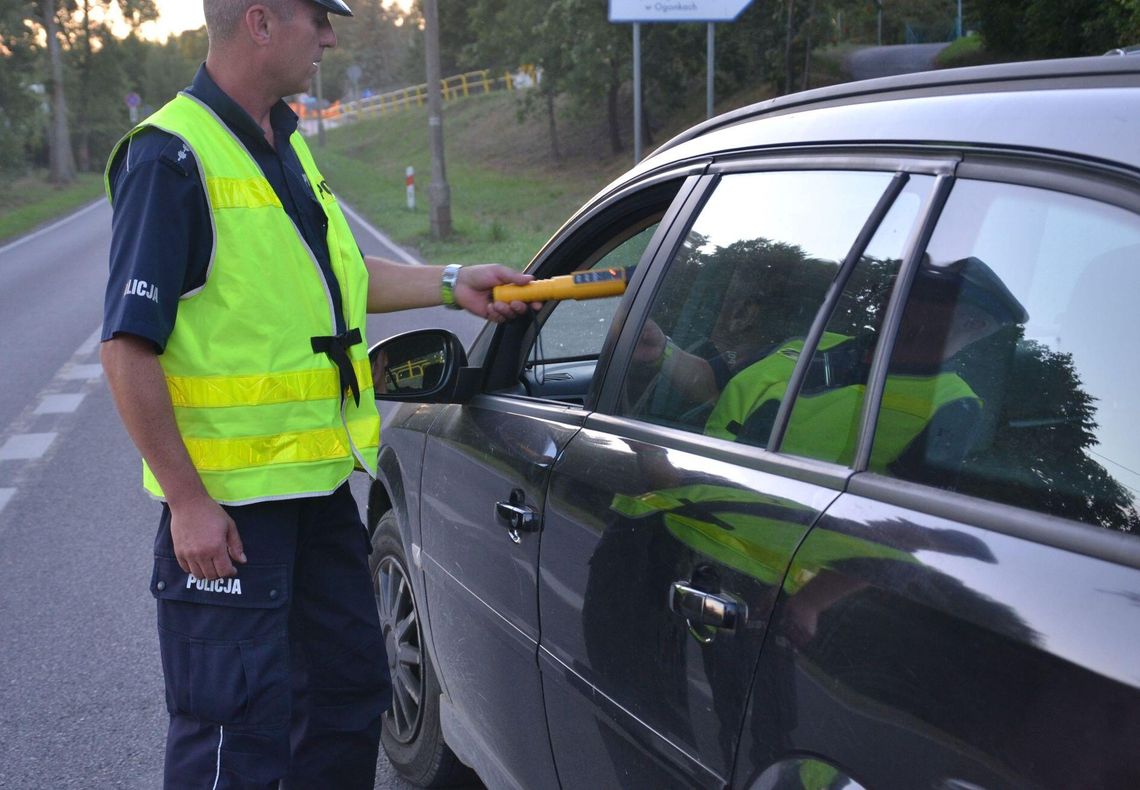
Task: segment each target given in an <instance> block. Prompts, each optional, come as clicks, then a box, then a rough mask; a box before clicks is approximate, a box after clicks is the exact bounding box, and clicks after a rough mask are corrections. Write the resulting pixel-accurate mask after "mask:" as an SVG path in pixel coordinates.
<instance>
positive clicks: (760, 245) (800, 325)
mask: <svg viewBox="0 0 1140 790" xmlns="http://www.w3.org/2000/svg"><path fill="white" fill-rule="evenodd" d="M891 177H892V175H891V174H890V173H873V172H856V171H835V172H824V171H820V172H813V171H784V172H764V173H739V174H732V175H727V176H725V177H723V178H722V179H721V181H720V183H719V184H718V185H717V186H716V189H715V191H714V192H713V194H712V195H711V196H710V197H709V199H708V201H707V202H706V203H705V206H704V208H703V209H701V212H700V214H699V216H698V217H697V219H696V221H695V222H694V224H693V225H692V228H691V230H690V231H689V233H688V234H687V236H686V238H685V240H684V242H683V243H682V244H681V246H680V248H679V250H678V252H677V253H676V255H675V256H674V258H673V260H672V261H671V262H670V265H669V269H668V271H667V272H666V274H665V277H664V279H663V281H662V283H661V285H660V286H659V288H658V289H657V292H656V294H655V295H654V297H653V304H652V306H651V308H650V311H649V317H648V320H647V321H646V322H645V324H644V325H643V327H642V328H641V334H640V339H639V341H638V343H637V347H636V348H635V350H634V354H633V361H632V362H631V365H630V368H629V371H628V373H627V375H626V378H625V380H624V382H623V385H622V395H621V399H620V403H619V405H618V410H619V413H622V414H625V415H628V416H631V417H636V418H639V419H643V420H647V421H650V422H654V423H658V424H662V425H669V426H673V427H677V428H682V429H685V430H689V431H694V432H698V433H706V434H708V435H712V436H718V437H721V438H725V439H730V440H736V441H741V442H747V443H750V444H756V445H761V446H763V445H765V444H766V443H767V440H768V437H767V434H766V433H763V432H762V431H755V430H753V429H752V423H751V422H750V421H749V417H750V413H748V409H747V406H749V405H751V403H748V404H743V406H744V407H745V409H744V411H739V409H737V408H736V406H732V407H730V406H729V405H726V404H727V401H726V399H725V398H723V397H722V392H726V393H727V391H726V387H728V385H729V383H730V382H731V381H732V380H733V379H734V378H736V377H737V376H738V375H739V374H741V372H742V371H745V370H746V369H748V368H750V367H751V366H753V365H755V364H756V363H758V362H760V361H762V360H765V359H768V358H772V357H773V355H776V356H775V357H774V360H775V361H776V362H777V367H780V369H781V370H782V369H783V367H787V365H784V364H783V362H787V360H788V359H789V356H788V353H785V352H786V351H789V350H791V351H794V349H792V347H793V346H795V344H796V343H797V342H798V343H799V344H800V346H802V339H803V337H804V335H805V334H806V333H807V331H808V329H809V328H810V326H811V324H812V321H813V319H814V318H815V315H816V313H817V312H818V311H819V309H820V306H821V304H822V302H823V297H824V294H825V293H826V291H827V289H828V286H829V285H830V284H831V282H832V280H833V279H834V277H835V275H836V273H837V272H838V270H839V267H840V264H841V263H842V261H843V259H844V258H845V257H846V256H847V254H848V252H849V250H850V248H851V246H852V244H853V243H854V241H855V239H856V237H857V235H858V234H859V231H860V230H861V229H862V227H863V225H864V223H865V222H866V220H867V218H868V216H869V215H870V214H871V212H872V210H873V209H874V207H875V205H876V203H877V202H878V200H879V199H880V197H881V196H882V194H883V192H884V190H885V189H886V188H887V186H888V184H889V182H890V180H891ZM793 365H794V363H793ZM734 389H736V390H739V389H740V387H736V388H734ZM780 397H781V393H777V394H776V395H775V397H774V399H773V401H774V404H775V406H776V407H778V406H779V400H780ZM737 401H738V402H737V404H736V405H737V406H740V405H742V401H741V400H740V399H739V398H738V399H737ZM770 406H771V404H768V405H767V406H766V407H765V408H766V409H768V408H770ZM738 411H739V413H738ZM753 422H755V421H753Z"/></svg>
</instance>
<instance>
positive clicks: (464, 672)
mask: <svg viewBox="0 0 1140 790" xmlns="http://www.w3.org/2000/svg"><path fill="white" fill-rule="evenodd" d="M685 184H686V182H685V179H684V176H683V174H682V175H677V176H674V177H672V178H669V179H663V180H659V181H658V182H657V183H656V184H655V185H654V186H653V187H651V188H650V189H649V190H648V191H647V192H645V193H639V194H638V195H635V196H633V197H631V198H628V199H626V198H624V197H623V196H622V195H618V196H615V197H614V198H612V199H610V200H608V201H606V202H605V210H604V211H600V210H596V211H594V212H592V213H587V215H586V216H585V217H583V218H581V219H580V220H578V221H577V223H576V224H574V225H572V226H571V227H569V228H568V229H567V230H566V231H565V232H564V233H563V234H562V238H561V239H560V240H558V241H557V242H556V243H555V244H554V245H552V246H551V247H549V248H548V250H547V251H546V252H545V253H544V254H543V256H541V257H540V258H539V260H538V261H537V263H536V267H532V271H534V272H535V273H536V274H537V275H538V276H540V277H549V276H554V275H561V274H565V273H567V272H569V271H572V270H577V269H589V268H606V269H608V268H625V267H633V266H636V264H637V263H638V261H639V260H640V259H641V257H642V255H643V254H644V253H645V251H646V250H647V248H649V247H650V246H651V243H652V242H653V239H654V235H655V233H656V231H657V229H658V227H659V225H660V224H661V220H662V217H663V216H665V212H666V210H667V209H668V208H669V205H670V204H671V202H672V201H673V199H674V198H675V196H676V195H677V193H678V190H680V189H681V188H682V187H683V186H684V185H685ZM620 303H621V297H620V296H618V297H610V298H608V299H598V300H591V301H589V302H581V303H579V302H575V301H567V302H562V303H553V302H552V303H548V304H547V305H546V306H545V308H544V309H543V310H542V311H540V312H539V313H538V314H537V315H534V316H530V317H528V318H525V319H519V320H516V321H512V322H510V323H509V324H507V325H504V326H502V327H498V328H495V327H490V328H489V329H488V330H487V331H486V332H485V334H484V335H483V336H481V337H480V338H479V340H477V341H476V344H475V346H474V347H473V349H472V355H471V356H472V362H473V363H474V364H476V365H480V364H481V365H482V369H481V372H482V373H483V375H484V382H483V391H482V392H481V394H478V395H476V396H475V397H474V398H473V399H472V400H471V401H469V402H468V403H466V404H462V405H448V406H444V407H441V409H440V412H439V415H438V417H436V418H435V420H434V422H433V423H432V426H431V428H430V430H429V431H428V437H427V441H426V447H425V452H424V456H423V467H422V473H421V479H420V486H421V492H422V497H421V503H420V518H421V523H422V535H423V543H422V566H423V569H424V578H425V590H426V596H427V600H428V606H427V612H428V613H429V615H428V616H429V617H430V619H431V633H432V637H433V647H434V651H435V653H434V654H435V656H436V658H437V664H438V672H439V676H440V680H441V684H442V686H443V689H444V692H445V693H444V698H443V704H442V706H441V722H442V726H443V730H444V734H445V737H446V738H447V740H448V743H449V744H451V745H452V747H453V748H454V749H455V751H456V752H457V753H458V754H459V755H460V756H461V757H463V758H464V759H466V760H469V761H471V762H472V763H474V764H475V767H476V768H477V769H478V771H479V773H480V775H482V776H483V777H484V778H485V779H486V780H487V781H488V782H489V783H490V784H492V785H493V786H500V785H501V786H519V787H556V786H557V779H556V777H555V770H554V764H553V760H552V756H551V751H550V743H549V738H548V735H547V730H546V719H545V713H544V706H543V696H542V689H541V684H540V678H539V672H538V665H537V651H538V642H539V616H538V594H537V575H538V559H539V551H540V547H541V545H542V541H543V536H544V534H545V526H544V524H543V521H542V514H543V509H544V504H545V499H546V491H547V485H548V476H549V473H550V470H551V468H552V467H553V464H554V462H555V459H556V458H557V457H558V456H559V454H560V453H561V452H562V451H563V449H564V448H565V446H566V444H567V443H568V441H569V440H570V438H571V437H572V436H574V434H575V433H576V432H577V431H578V430H579V428H580V427H581V424H582V421H583V420H584V418H585V415H586V407H585V403H586V402H587V400H588V399H589V398H590V397H591V388H592V387H593V379H594V368H595V365H596V364H597V360H598V357H599V355H600V353H601V349H602V346H603V344H604V342H605V340H606V337H607V335H608V333H609V331H610V324H611V322H612V321H613V318H614V314H615V312H616V311H617V309H618V306H619V304H620ZM540 330H541V331H540Z"/></svg>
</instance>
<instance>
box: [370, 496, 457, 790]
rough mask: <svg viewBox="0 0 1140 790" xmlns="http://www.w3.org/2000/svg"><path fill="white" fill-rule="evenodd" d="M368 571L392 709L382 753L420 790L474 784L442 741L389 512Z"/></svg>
mask: <svg viewBox="0 0 1140 790" xmlns="http://www.w3.org/2000/svg"><path fill="white" fill-rule="evenodd" d="M369 567H370V568H371V570H372V585H373V590H374V591H375V594H376V608H377V610H378V612H379V614H380V624H381V626H382V627H383V629H384V644H385V648H386V651H387V656H388V668H389V670H390V671H391V674H392V705H391V707H390V708H389V709H388V711H387V712H386V713H385V714H384V719H383V728H382V730H381V733H380V743H381V745H382V746H383V747H384V752H385V754H387V755H388V760H389V761H390V762H391V763H392V766H393V767H394V768H395V769H396V770H397V771H398V772H399V773H400V774H401V776H403V777H404V778H405V779H407V780H408V781H409V782H411V783H412V784H414V785H417V786H419V787H454V786H457V785H471V784H475V783H477V781H478V780H477V779H476V777H475V774H474V773H473V772H472V771H471V769H470V768H468V767H467V766H465V765H464V764H463V763H461V762H459V759H458V758H457V757H456V756H455V754H454V752H452V751H451V749H450V748H448V746H447V744H446V743H445V742H444V740H443V732H442V730H441V729H440V721H439V694H440V689H439V681H438V680H437V679H436V676H435V670H434V669H433V668H432V665H431V660H430V659H429V657H428V653H427V650H426V647H425V644H424V639H423V630H422V626H421V619H420V612H419V609H418V608H417V605H416V600H415V596H414V595H413V592H412V586H411V576H410V573H409V570H408V561H407V555H406V553H405V552H404V544H403V541H402V540H401V538H400V529H399V525H398V523H397V521H396V514H395V513H393V512H392V511H391V510H389V511H387V512H385V513H384V514H383V515H382V516H381V517H380V520H379V521H378V522H377V524H376V529H375V530H374V531H373V533H372V555H371V557H370V558H369Z"/></svg>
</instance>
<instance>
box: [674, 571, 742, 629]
mask: <svg viewBox="0 0 1140 790" xmlns="http://www.w3.org/2000/svg"><path fill="white" fill-rule="evenodd" d="M669 608H670V609H672V610H673V611H674V612H676V613H677V614H679V615H681V616H682V617H684V618H685V619H686V620H687V621H688V622H689V625H690V626H698V625H704V626H711V627H713V628H723V629H725V630H729V631H731V630H735V629H736V628H739V627H740V626H742V625H744V623H745V621H746V620H747V619H748V607H747V606H745V605H744V604H743V603H741V602H740V601H737V600H735V599H733V598H729V597H728V596H725V595H716V594H714V593H710V592H705V591H704V590H698V589H697V588H696V587H693V586H692V585H690V584H689V583H688V582H673V585H672V587H670V590H669Z"/></svg>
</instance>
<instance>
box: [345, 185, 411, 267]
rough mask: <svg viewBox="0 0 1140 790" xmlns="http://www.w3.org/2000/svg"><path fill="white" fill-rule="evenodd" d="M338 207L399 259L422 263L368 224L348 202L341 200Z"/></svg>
mask: <svg viewBox="0 0 1140 790" xmlns="http://www.w3.org/2000/svg"><path fill="white" fill-rule="evenodd" d="M340 208H341V211H343V212H344V213H345V214H347V215H348V216H349V218H350V219H352V220H353V221H354V222H356V223H358V224H360V226H361V227H363V228H364V229H365V230H366V231H368V232H369V233H370V234H372V237H373V238H375V239H376V240H377V241H379V242H380V243H381V244H383V245H385V246H387V247H389V248H390V249H391V250H392V252H394V253H396V255H397V256H399V258H400V260H402V261H403V262H404V263H414V264H421V263H423V262H422V261H418V260H416V259H415V258H414V257H413V256H412V254H411V253H409V252H408V251H407V250H405V249H404V248H403V247H401V246H400V245H399V244H397V243H396V242H394V241H392V240H391V239H390V238H388V237H387V236H385V235H384V234H383V233H382V232H381V231H379V230H377V229H376V228H374V227H372V225H371V224H369V222H368V220H366V219H365V218H364V217H362V216H360V215H359V214H357V213H356V212H355V211H353V210H352V209H351V208H349V207H348V204H347V203H345V202H344V201H343V200H342V201H340Z"/></svg>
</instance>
